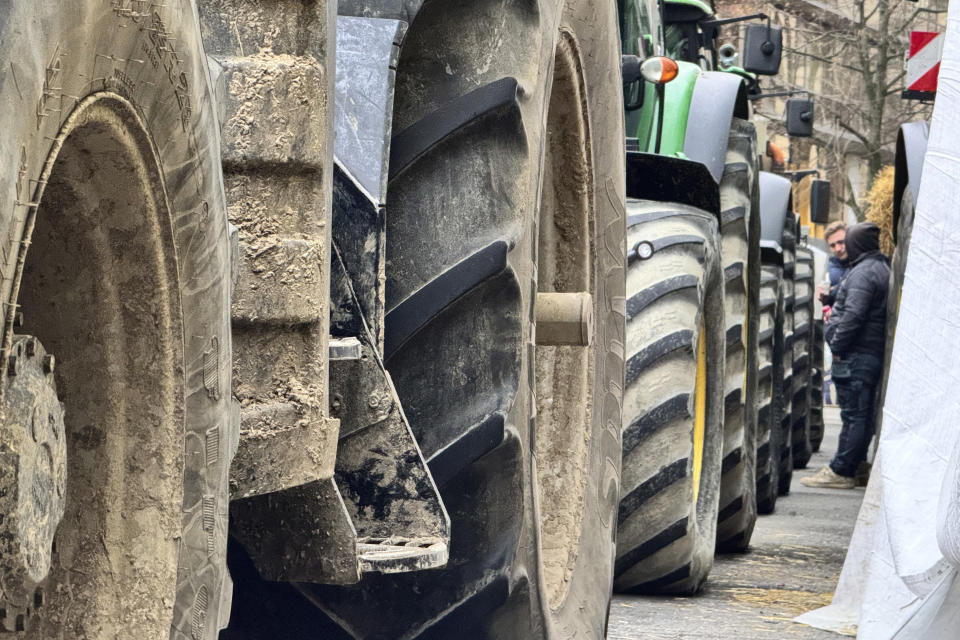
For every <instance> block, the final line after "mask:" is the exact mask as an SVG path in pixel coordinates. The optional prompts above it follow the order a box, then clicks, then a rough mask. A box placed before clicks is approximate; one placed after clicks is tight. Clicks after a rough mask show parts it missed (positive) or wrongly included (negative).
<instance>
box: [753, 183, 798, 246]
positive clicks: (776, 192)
mask: <svg viewBox="0 0 960 640" xmlns="http://www.w3.org/2000/svg"><path fill="white" fill-rule="evenodd" d="M792 209H793V194H792V193H791V189H790V181H789V180H787V179H786V178H784V177H783V176H778V175H776V174H773V173H770V172H769V171H761V172H760V246H761V247H764V246H770V247H772V246H774V245H775V246H776V247H777V249H778V250H779V248H780V239H781V238H782V237H783V225H784V223H785V222H786V219H787V212H789V211H792Z"/></svg>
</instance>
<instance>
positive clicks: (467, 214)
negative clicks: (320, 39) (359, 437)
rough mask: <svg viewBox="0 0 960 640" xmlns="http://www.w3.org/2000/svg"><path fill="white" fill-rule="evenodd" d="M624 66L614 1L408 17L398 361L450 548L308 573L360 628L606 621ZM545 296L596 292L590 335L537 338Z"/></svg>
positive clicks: (333, 607) (400, 633) (398, 215)
mask: <svg viewBox="0 0 960 640" xmlns="http://www.w3.org/2000/svg"><path fill="white" fill-rule="evenodd" d="M619 64H620V43H619V39H618V29H617V16H616V13H615V5H613V4H612V3H592V2H585V1H584V2H569V3H564V2H555V1H544V2H539V3H534V4H529V3H527V4H523V3H520V4H516V3H501V2H494V1H487V0H484V1H478V2H439V3H428V4H427V5H424V7H423V9H422V10H421V11H420V13H419V14H418V15H417V17H416V19H415V20H414V22H413V24H412V25H411V27H410V31H409V32H408V34H407V36H406V40H405V42H404V44H403V47H402V50H401V53H400V60H399V64H398V70H397V86H396V102H395V115H394V131H396V132H398V133H397V134H396V135H395V136H394V137H393V142H392V145H393V148H392V153H391V167H390V171H391V177H390V183H389V190H390V191H389V192H390V200H389V202H390V205H389V213H388V215H387V220H388V222H387V248H388V259H389V262H388V267H387V310H388V311H387V320H386V323H387V324H386V346H385V351H386V365H387V368H388V369H389V371H390V373H391V375H392V377H393V380H394V383H395V385H396V388H397V392H398V394H399V396H400V399H401V401H402V403H403V407H404V411H405V412H406V415H407V417H408V419H409V421H410V425H411V428H412V430H413V432H414V435H415V436H416V439H417V442H418V443H419V446H420V448H421V450H422V452H423V455H424V457H425V458H426V459H427V460H428V463H429V465H430V468H431V470H432V472H433V474H434V478H435V479H436V482H437V485H438V488H439V489H440V492H441V495H442V498H443V501H444V503H445V505H446V508H447V511H448V512H449V514H450V519H451V536H452V538H451V547H450V559H449V563H448V564H447V566H446V567H445V568H443V569H435V570H430V571H421V572H414V573H405V574H391V575H381V574H374V575H369V574H367V575H365V576H364V578H363V579H362V580H361V582H360V584H359V585H357V586H356V587H351V588H344V587H321V586H315V587H311V586H305V585H304V586H301V592H302V593H303V595H304V596H306V598H308V599H309V600H310V601H312V602H313V603H314V604H316V605H318V606H319V607H320V608H321V609H322V610H324V611H325V612H326V613H327V614H328V615H329V618H330V620H331V621H333V622H335V623H336V624H338V625H340V626H341V627H342V628H343V629H344V632H345V635H346V636H348V637H357V638H454V637H464V636H469V637H471V638H498V639H499V638H517V639H526V638H600V637H602V636H603V634H604V631H605V624H606V616H607V611H608V607H609V602H610V585H611V582H612V579H613V553H614V544H613V540H614V533H615V530H614V527H615V526H616V506H617V496H618V494H619V476H620V423H621V398H622V396H621V393H622V389H623V371H624V369H623V366H624V359H623V349H624V340H625V338H624V315H623V313H624V312H623V303H622V300H623V296H624V269H625V248H624V237H625V217H624V216H625V208H624V207H625V204H624V200H623V198H624V196H623V193H624V182H623V181H624V175H625V169H624V154H623V136H624V132H623V113H622V107H621V104H622V85H621V83H620V79H619V74H618V73H617V70H618V69H619ZM544 293H567V294H570V295H571V296H573V295H575V294H583V293H586V294H589V298H584V297H582V296H581V298H580V299H588V300H590V301H591V304H590V307H589V309H590V310H591V311H592V315H593V323H592V325H589V326H587V323H584V327H583V333H582V334H580V333H579V332H578V335H581V339H584V338H589V340H590V344H589V346H545V345H543V344H538V343H537V337H538V335H540V329H539V328H538V323H537V320H536V318H537V314H538V309H537V307H536V306H535V301H536V300H537V298H538V296H542V295H543V294H544ZM544 335H546V329H544Z"/></svg>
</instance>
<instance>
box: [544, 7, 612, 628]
mask: <svg viewBox="0 0 960 640" xmlns="http://www.w3.org/2000/svg"><path fill="white" fill-rule="evenodd" d="M557 24H558V28H557V29H555V30H554V33H555V34H559V33H561V32H563V33H564V37H570V38H571V39H572V40H573V42H575V43H576V46H577V48H578V53H579V54H580V64H581V65H582V71H583V78H584V84H585V90H586V97H587V100H588V102H589V107H588V110H587V113H588V114H589V127H590V130H589V141H590V149H589V152H590V153H591V155H592V160H593V185H594V193H593V205H594V216H595V217H594V223H593V225H592V231H593V247H594V251H593V253H592V256H591V259H592V260H593V261H594V286H595V290H594V318H595V335H594V371H595V379H594V382H593V394H592V395H593V406H592V415H591V425H590V450H589V454H588V456H589V457H588V464H589V470H588V472H587V483H586V487H585V494H584V511H583V517H582V520H581V525H580V527H581V530H580V539H579V548H578V550H577V555H576V560H575V562H576V564H575V566H574V569H573V572H572V575H571V576H570V585H569V590H568V592H567V595H566V598H565V599H564V601H563V602H562V604H561V605H560V606H559V607H558V608H556V609H553V610H551V609H550V607H549V604H548V600H547V596H546V592H545V590H544V588H543V586H544V585H545V581H544V579H543V577H542V576H541V578H540V580H538V582H539V584H540V585H541V588H540V590H539V591H540V593H539V597H538V600H539V603H540V606H541V607H542V608H543V619H544V620H546V621H547V624H546V627H547V629H546V632H547V633H546V635H547V637H551V638H572V637H596V638H600V637H603V634H604V630H605V624H606V615H607V611H608V608H609V603H610V599H611V593H612V591H611V589H612V585H613V563H614V557H615V554H616V542H615V536H616V513H617V505H618V501H619V489H620V462H621V441H620V430H621V422H622V415H621V414H622V396H623V387H624V344H625V333H626V310H625V306H624V297H625V295H626V279H625V270H626V203H625V195H624V194H625V189H626V188H625V186H624V185H625V175H626V170H625V167H624V163H625V156H624V154H623V153H622V147H623V140H624V131H623V108H622V102H623V97H622V87H621V85H620V82H619V80H618V78H619V76H618V74H617V73H616V70H617V69H618V68H619V60H620V42H619V39H618V37H617V34H618V29H617V23H616V15H615V12H614V11H612V10H610V8H609V7H608V6H607V4H606V3H592V2H574V1H571V2H568V3H564V2H561V3H559V8H558V22H557ZM555 47H556V45H555V44H554V47H553V48H552V49H551V50H550V51H549V55H550V59H549V60H550V62H551V63H552V56H553V50H554V49H555ZM549 80H550V79H549V78H548V82H547V83H546V87H547V91H546V92H545V100H544V105H545V107H546V104H548V103H549V87H550V86H551V82H550V81H549ZM542 121H543V122H546V113H544V117H543V119H542ZM538 191H539V187H538ZM530 364H532V363H528V366H529V365H530ZM531 490H532V491H534V492H536V491H537V488H536V487H535V486H533V484H532V483H531ZM538 545H539V541H538ZM538 553H539V550H538ZM536 566H538V569H539V567H540V563H537V565H536Z"/></svg>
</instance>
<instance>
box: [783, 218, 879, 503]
mask: <svg viewBox="0 0 960 640" xmlns="http://www.w3.org/2000/svg"><path fill="white" fill-rule="evenodd" d="M846 248H847V259H848V260H849V262H850V273H849V274H847V277H846V278H844V280H843V282H842V283H841V284H840V288H839V289H838V290H837V294H836V301H835V303H834V305H833V313H832V315H831V317H830V320H829V321H828V322H827V324H826V325H825V327H824V338H825V339H826V341H827V344H828V345H829V346H830V351H831V352H832V353H833V358H834V360H833V382H834V384H835V385H836V387H837V399H838V402H839V404H840V419H841V420H842V421H843V427H842V428H841V430H840V442H839V444H838V446H837V453H836V455H835V456H834V457H833V460H831V461H830V464H829V465H827V466H825V467H824V468H822V469H820V470H819V471H818V472H817V473H816V474H814V475H812V476H809V477H807V478H803V479H802V480H800V482H801V483H802V484H804V485H806V486H808V487H830V488H835V489H852V488H853V487H855V486H856V484H857V483H856V479H855V476H856V473H857V467H858V466H859V465H860V463H861V462H863V461H864V460H865V459H866V457H867V448H868V447H869V446H870V439H871V438H872V437H873V429H874V403H875V401H876V391H877V385H878V384H879V382H880V378H881V375H882V371H883V347H884V343H885V342H886V321H887V291H888V289H889V280H890V262H889V260H887V257H886V256H885V255H883V254H882V253H880V228H879V227H877V225H875V224H873V223H872V222H861V223H860V224H856V225H853V226H852V227H850V228H849V229H847V237H846Z"/></svg>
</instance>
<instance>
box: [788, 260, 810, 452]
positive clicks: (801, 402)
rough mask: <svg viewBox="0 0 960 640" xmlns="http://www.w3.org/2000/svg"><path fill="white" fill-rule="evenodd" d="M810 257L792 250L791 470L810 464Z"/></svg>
mask: <svg viewBox="0 0 960 640" xmlns="http://www.w3.org/2000/svg"><path fill="white" fill-rule="evenodd" d="M813 280H814V277H813V255H812V253H811V252H810V250H809V249H807V248H805V247H797V248H796V257H795V263H794V270H793V398H792V407H791V408H792V414H793V415H792V418H791V423H792V424H791V430H792V439H793V468H794V469H803V468H805V467H806V466H807V463H808V462H810V456H812V455H813V446H812V444H811V441H810V380H811V375H810V373H811V372H810V367H811V361H812V359H811V350H812V346H813V293H814V281H813Z"/></svg>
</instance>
